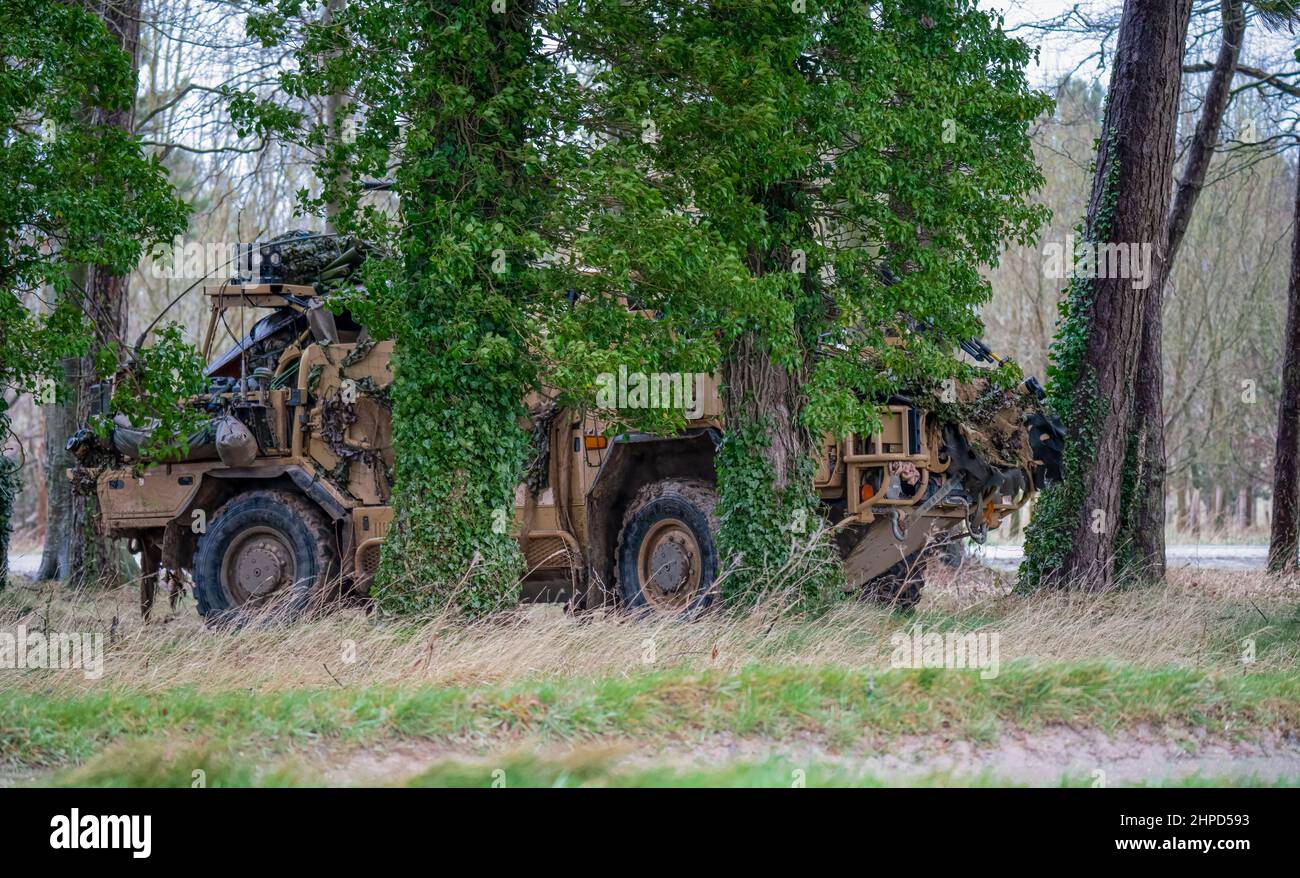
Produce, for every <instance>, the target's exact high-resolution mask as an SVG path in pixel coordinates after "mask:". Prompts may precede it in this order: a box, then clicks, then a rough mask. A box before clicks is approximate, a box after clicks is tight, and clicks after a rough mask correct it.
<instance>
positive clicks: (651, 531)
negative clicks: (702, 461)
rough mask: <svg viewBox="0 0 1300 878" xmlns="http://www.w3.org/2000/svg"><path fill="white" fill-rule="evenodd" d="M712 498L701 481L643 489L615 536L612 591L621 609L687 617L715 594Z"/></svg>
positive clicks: (715, 527)
mask: <svg viewBox="0 0 1300 878" xmlns="http://www.w3.org/2000/svg"><path fill="white" fill-rule="evenodd" d="M717 502H718V495H717V493H716V492H715V491H714V488H713V486H712V485H710V484H708V483H707V482H698V481H685V480H671V479H670V480H665V481H662V482H654V483H653V484H649V485H646V486H645V487H644V488H642V489H641V491H640V492H639V493H638V494H637V496H636V499H635V500H633V501H632V504H631V505H630V506H629V507H628V510H627V514H626V515H625V516H624V518H623V529H622V532H621V533H619V537H618V559H617V567H616V569H617V571H618V587H619V595H620V597H621V598H622V602H623V606H624V607H626V608H628V609H631V610H645V611H652V612H656V613H664V614H680V615H689V614H691V613H694V612H697V611H699V610H702V609H704V608H705V607H707V606H708V605H709V604H710V603H712V601H713V598H714V596H715V593H716V590H717V589H716V588H715V582H716V580H717V578H718V546H717V539H716V537H717V532H718V523H717V519H716V517H715V515H714V508H715V507H716V506H717Z"/></svg>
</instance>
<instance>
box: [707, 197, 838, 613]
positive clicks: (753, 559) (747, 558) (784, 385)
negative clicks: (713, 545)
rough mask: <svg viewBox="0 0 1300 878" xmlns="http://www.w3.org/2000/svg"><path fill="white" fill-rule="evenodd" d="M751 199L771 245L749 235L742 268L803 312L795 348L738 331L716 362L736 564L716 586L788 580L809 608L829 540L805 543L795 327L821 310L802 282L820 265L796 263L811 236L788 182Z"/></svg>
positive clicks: (810, 513)
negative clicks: (769, 280)
mask: <svg viewBox="0 0 1300 878" xmlns="http://www.w3.org/2000/svg"><path fill="white" fill-rule="evenodd" d="M754 201H755V202H756V203H757V204H759V205H761V207H762V210H763V215H764V218H765V223H764V228H765V229H767V230H769V232H770V234H771V239H770V241H771V243H769V244H768V245H767V246H766V247H763V246H762V245H760V244H758V243H752V244H751V245H750V247H749V248H748V253H747V256H746V259H745V262H746V267H747V268H748V270H749V274H750V275H751V276H752V277H753V278H755V279H760V278H764V277H766V276H769V275H773V274H778V275H779V274H784V275H785V277H786V278H787V282H786V287H787V290H788V295H789V296H790V297H791V298H792V299H793V301H792V302H791V305H792V309H791V310H792V312H793V313H794V314H795V315H797V317H798V318H802V319H800V320H798V321H797V323H796V325H794V326H791V327H790V329H789V338H790V339H791V340H792V341H793V345H792V347H793V350H789V351H786V352H785V355H784V356H780V355H778V354H777V352H776V351H774V350H773V349H772V347H771V345H770V340H764V339H762V338H760V337H759V336H758V335H757V334H756V333H754V332H745V333H742V334H741V335H739V336H738V337H737V338H736V339H735V340H734V341H733V342H732V344H731V347H730V350H728V351H727V352H726V355H725V356H724V358H723V361H722V380H723V391H724V396H723V406H724V409H723V410H724V412H725V414H724V421H725V429H726V436H725V438H724V440H723V445H722V448H721V449H720V451H719V455H718V461H717V471H718V492H719V510H720V513H721V515H720V517H721V532H720V534H719V542H720V544H721V548H722V551H723V563H724V565H726V564H732V565H734V566H733V569H732V570H731V572H730V573H729V575H728V577H727V579H726V580H725V581H724V582H725V585H724V587H723V592H724V596H725V597H727V598H728V599H734V598H737V597H744V598H753V597H755V596H756V595H758V594H760V593H762V592H763V591H764V590H767V589H772V588H775V589H781V588H788V587H794V588H797V589H798V590H799V591H800V592H801V594H798V595H792V597H794V598H796V599H797V600H799V601H800V602H801V603H803V604H804V605H805V606H807V605H809V601H810V600H812V599H815V598H816V597H817V595H818V593H819V592H820V591H822V590H823V589H824V588H825V587H826V585H827V584H828V583H829V582H831V581H832V580H833V577H834V571H835V568H834V566H833V565H832V564H831V563H829V561H830V552H829V547H827V546H820V547H819V546H816V545H812V544H811V543H810V538H811V537H812V535H813V531H814V528H815V522H816V521H817V519H816V510H817V497H816V494H815V492H814V490H813V485H812V479H813V472H814V470H815V464H814V462H813V451H814V441H813V439H814V437H813V436H812V434H811V432H810V431H809V430H808V427H807V424H806V422H805V419H804V410H805V406H806V405H807V402H808V397H807V390H806V388H807V384H808V379H809V375H810V373H811V369H812V366H813V363H812V353H811V352H812V349H813V346H814V345H815V344H816V339H815V338H812V339H809V338H806V337H804V332H803V331H802V327H805V326H807V325H808V324H809V323H811V322H812V321H811V319H810V318H811V317H812V315H811V313H810V311H812V310H817V311H819V312H820V311H823V310H824V304H823V302H822V298H821V292H820V289H818V288H817V287H816V285H815V284H814V283H812V282H811V281H810V276H811V275H812V274H814V273H815V272H816V271H817V269H818V266H816V265H813V266H808V265H804V264H797V262H796V251H797V250H798V249H799V247H798V244H799V242H800V241H803V240H808V239H809V238H810V236H811V227H812V217H811V205H810V204H809V203H808V202H807V200H806V199H804V198H801V197H800V194H799V188H798V186H797V185H796V184H793V183H780V184H776V185H763V186H760V187H759V188H758V189H757V190H756V191H755V193H754ZM818 316H821V315H820V314H819V315H818ZM813 325H816V324H815V323H813ZM823 550H824V551H823ZM804 551H806V552H809V555H808V557H806V558H802V559H800V560H801V562H802V563H799V564H796V565H794V566H793V567H791V566H787V565H788V564H789V562H790V561H791V560H792V553H795V552H804ZM783 568H784V570H783ZM778 572H781V573H780V574H779V575H780V579H779V580H778V579H777V578H776V577H777V576H778Z"/></svg>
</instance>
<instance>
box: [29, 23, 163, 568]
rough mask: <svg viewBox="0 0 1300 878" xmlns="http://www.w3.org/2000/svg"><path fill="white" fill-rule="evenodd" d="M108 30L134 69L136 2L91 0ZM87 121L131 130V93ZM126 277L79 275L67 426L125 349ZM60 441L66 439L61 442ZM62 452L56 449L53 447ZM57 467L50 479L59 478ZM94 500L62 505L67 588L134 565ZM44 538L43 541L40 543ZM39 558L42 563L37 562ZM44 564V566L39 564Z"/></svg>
mask: <svg viewBox="0 0 1300 878" xmlns="http://www.w3.org/2000/svg"><path fill="white" fill-rule="evenodd" d="M90 8H92V10H93V11H94V12H95V13H96V14H98V15H99V17H100V19H101V20H102V21H103V22H104V26H105V27H106V28H107V29H108V32H109V33H110V34H111V35H112V36H113V37H114V38H115V39H116V41H117V44H118V46H119V47H121V49H122V51H124V52H126V54H127V55H128V56H130V58H131V69H132V71H133V73H134V72H136V71H138V69H139V60H140V0H97V2H94V3H93V4H91V7H90ZM91 112H92V121H94V122H97V123H99V124H102V125H108V126H113V127H117V128H121V129H123V130H125V131H134V130H135V90H134V88H133V89H132V99H131V101H130V102H129V103H128V105H127V106H126V107H125V108H122V109H117V110H102V109H94V110H92V111H91ZM128 280H129V279H128V278H127V277H118V276H116V275H112V274H109V273H108V272H107V271H106V270H104V269H102V268H99V267H97V266H89V267H87V269H86V272H85V284H84V287H83V289H84V307H85V309H86V312H87V316H88V317H89V318H90V321H91V323H92V325H93V326H94V337H93V338H92V340H91V344H90V349H89V350H88V351H87V353H86V355H85V356H84V357H82V358H81V360H80V363H79V364H78V366H77V368H76V374H75V376H73V378H74V380H73V381H72V382H71V387H72V390H73V399H72V400H71V401H70V403H69V406H68V407H69V408H70V409H71V412H70V415H71V420H72V423H71V425H70V426H71V428H72V429H74V430H75V429H76V428H77V427H79V426H80V425H82V424H85V423H86V421H87V419H88V418H89V416H90V405H91V393H90V389H91V387H92V386H93V385H94V384H95V383H96V381H97V380H98V376H97V374H96V365H95V364H96V359H97V355H98V354H99V352H100V351H101V350H104V349H105V348H107V347H108V346H110V345H113V344H117V345H119V346H120V347H119V351H124V350H125V348H126V346H127V345H126V341H125V339H126V330H127V294H128ZM65 375H66V372H65ZM64 441H66V439H65V440H64ZM58 451H59V452H61V451H62V445H59V446H58ZM61 470H62V467H60V470H59V471H56V472H54V473H53V475H55V476H56V477H57V476H60V475H62V472H61ZM96 512H97V501H96V498H95V495H94V492H93V491H85V490H73V491H72V492H71V496H70V498H69V500H68V502H67V506H66V513H65V521H64V522H63V523H62V528H61V534H60V536H61V538H62V542H63V545H62V546H61V547H60V564H59V567H60V570H59V573H60V576H61V578H63V579H64V580H66V581H68V582H69V583H71V584H73V585H78V586H80V585H86V584H88V583H92V582H98V581H110V582H111V581H121V580H123V579H127V578H130V577H132V576H134V575H135V572H136V570H135V564H134V561H133V560H132V558H131V555H130V553H129V552H128V551H127V550H126V548H125V544H124V543H121V542H120V541H114V540H109V539H106V538H104V537H102V536H100V534H99V533H98V531H97V529H96V526H95V515H96ZM48 543H49V540H48V538H47V540H46V544H47V545H48ZM43 560H44V559H43ZM42 566H44V563H42Z"/></svg>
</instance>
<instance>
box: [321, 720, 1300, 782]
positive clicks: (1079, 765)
mask: <svg viewBox="0 0 1300 878" xmlns="http://www.w3.org/2000/svg"><path fill="white" fill-rule="evenodd" d="M520 754H526V755H530V756H536V757H538V758H541V759H548V760H560V761H564V760H578V761H583V762H590V761H593V760H594V761H597V762H600V763H602V764H603V765H604V767H605V768H606V769H607V770H608V771H609V772H611V773H617V772H619V771H621V770H644V769H649V768H655V767H658V768H663V767H667V768H671V769H674V770H676V771H681V772H689V771H691V770H693V769H701V768H718V767H720V766H724V765H726V764H727V763H731V762H764V761H769V760H779V761H780V762H782V763H783V764H786V765H788V766H790V769H791V771H792V773H793V772H794V771H795V770H796V769H798V768H799V767H800V766H814V765H816V766H821V767H823V768H825V767H831V768H833V769H834V770H835V771H836V772H837V773H840V772H842V776H843V777H844V778H845V779H846V780H853V779H861V778H875V779H877V780H879V781H883V782H885V783H888V784H899V785H908V784H916V783H934V784H940V785H942V784H945V783H949V782H951V783H962V782H972V781H978V780H980V779H983V780H984V782H986V783H991V784H1020V785H1028V786H1057V785H1059V784H1060V783H1061V781H1062V780H1063V779H1067V778H1068V779H1069V780H1071V781H1073V782H1076V783H1078V782H1080V781H1082V782H1085V783H1088V784H1092V785H1097V786H1101V785H1104V786H1127V785H1135V784H1144V783H1161V782H1166V783H1167V782H1172V781H1178V780H1184V779H1188V778H1198V777H1199V778H1201V779H1206V780H1218V781H1232V780H1236V781H1246V780H1253V781H1256V782H1274V781H1278V780H1288V779H1290V780H1300V740H1298V739H1295V738H1291V739H1282V738H1279V737H1276V736H1272V737H1269V738H1267V739H1263V740H1258V741H1254V742H1229V741H1225V740H1214V739H1210V738H1208V737H1206V736H1204V735H1200V736H1197V735H1189V736H1188V737H1187V738H1185V739H1182V740H1177V741H1175V740H1172V739H1171V738H1170V737H1169V736H1168V735H1167V734H1165V733H1163V732H1160V731H1157V730H1154V729H1139V730H1137V731H1129V732H1126V733H1122V734H1117V735H1116V736H1115V737H1113V738H1112V737H1108V736H1107V735H1106V734H1105V733H1103V732H1101V731H1098V730H1094V729H1087V730H1077V729H1072V728H1068V727H1064V726H1057V727H1053V728H1049V729H1044V730H1041V731H1037V732H1033V733H1028V732H1021V731H1013V732H1008V733H1006V734H1003V735H1002V736H1001V738H1000V740H999V741H998V742H997V743H995V744H989V745H979V744H975V743H972V742H970V741H967V740H956V741H951V740H945V739H943V738H940V737H938V736H913V737H908V738H903V739H900V740H896V741H893V742H891V743H889V744H887V745H884V744H882V745H880V746H879V747H871V746H863V747H861V748H858V749H855V750H853V751H843V750H832V749H830V748H828V747H826V746H825V745H824V744H822V743H820V742H818V741H816V740H814V739H812V738H811V737H808V738H803V739H798V738H797V739H794V740H791V741H789V742H784V743H782V742H773V741H770V740H766V739H754V738H737V737H733V736H729V735H720V736H712V737H710V738H708V739H706V740H703V741H700V742H698V743H694V744H690V745H682V744H673V745H668V746H664V747H660V748H657V749H656V748H653V747H648V746H646V745H645V744H643V743H641V742H634V741H625V740H613V741H603V742H596V743H588V744H583V745H580V746H577V747H544V748H539V747H536V746H529V745H528V744H527V743H526V742H518V743H516V744H514V745H512V746H511V747H510V748H509V749H497V750H480V751H475V750H472V749H470V750H462V749H459V748H449V747H446V746H439V745H433V744H424V743H411V742H406V743H401V744H396V745H394V746H391V747H387V748H384V749H364V750H354V751H351V752H348V753H338V752H332V753H319V754H316V755H315V756H314V757H312V758H310V759H308V760H306V766H307V767H308V768H309V769H312V770H315V771H316V772H319V776H320V777H321V778H322V779H323V780H324V782H326V783H328V784H342V785H352V784H357V785H375V784H400V783H402V782H404V781H405V780H407V779H409V778H411V777H414V776H416V775H418V774H420V773H421V772H423V771H425V770H427V769H428V768H429V767H430V766H432V765H435V764H437V763H440V762H444V761H455V762H460V763H464V764H467V765H477V766H481V767H482V768H483V775H484V785H485V786H486V785H488V783H489V778H490V777H491V774H492V770H493V768H494V767H495V766H496V765H499V764H500V763H501V762H502V761H503V757H504V756H511V755H513V756H518V755H520ZM1099 772H1100V773H1099Z"/></svg>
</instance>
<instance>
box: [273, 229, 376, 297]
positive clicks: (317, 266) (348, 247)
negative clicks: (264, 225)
mask: <svg viewBox="0 0 1300 878" xmlns="http://www.w3.org/2000/svg"><path fill="white" fill-rule="evenodd" d="M259 255H260V256H261V261H262V266H261V269H262V270H261V275H262V280H264V281H269V282H278V283H288V284H305V285H308V286H311V285H314V284H317V283H321V282H324V281H329V280H337V279H339V278H341V277H344V276H346V275H347V274H348V273H349V272H350V271H351V270H352V269H354V268H356V267H357V266H358V265H360V264H361V261H362V259H364V248H363V247H361V246H359V245H358V244H357V243H356V242H354V241H352V240H351V239H349V238H339V237H336V236H334V235H323V234H321V233H319V232H309V231H307V230H306V229H295V230H294V231H292V232H285V233H284V234H282V235H277V236H276V237H274V238H272V239H271V240H270V241H267V242H266V243H265V244H262V245H261V247H260V248H259Z"/></svg>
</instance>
